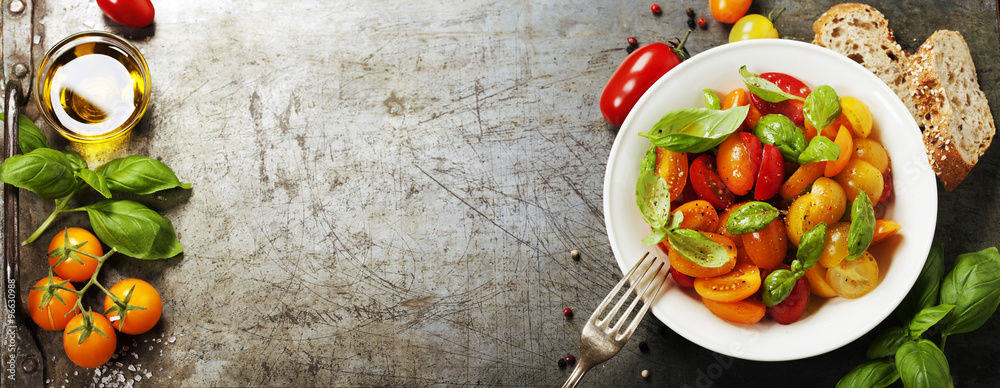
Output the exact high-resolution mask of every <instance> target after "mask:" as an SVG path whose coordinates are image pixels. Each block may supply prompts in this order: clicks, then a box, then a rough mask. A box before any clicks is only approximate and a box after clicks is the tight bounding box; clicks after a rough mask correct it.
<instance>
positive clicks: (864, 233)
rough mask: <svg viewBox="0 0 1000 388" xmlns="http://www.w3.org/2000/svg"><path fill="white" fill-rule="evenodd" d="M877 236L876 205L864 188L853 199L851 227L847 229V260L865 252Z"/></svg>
mask: <svg viewBox="0 0 1000 388" xmlns="http://www.w3.org/2000/svg"><path fill="white" fill-rule="evenodd" d="M874 238H875V207H874V206H873V205H872V201H871V200H870V199H868V194H866V193H865V192H864V190H858V196H857V197H854V201H851V227H850V229H848V231H847V257H846V259H847V260H854V259H857V258H859V257H861V255H863V254H865V251H867V250H868V246H870V245H871V244H872V239H874Z"/></svg>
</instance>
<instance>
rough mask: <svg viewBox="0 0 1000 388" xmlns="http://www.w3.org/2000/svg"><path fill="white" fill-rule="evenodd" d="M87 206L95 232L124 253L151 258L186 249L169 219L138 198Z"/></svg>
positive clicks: (174, 254) (107, 201) (175, 253)
mask: <svg viewBox="0 0 1000 388" xmlns="http://www.w3.org/2000/svg"><path fill="white" fill-rule="evenodd" d="M86 210H87V215H88V216H90V225H91V226H92V227H93V228H94V234H96V235H97V237H98V238H100V239H101V241H102V242H104V243H105V244H108V245H109V246H111V247H113V248H115V249H117V250H118V251H119V252H121V253H123V254H125V255H128V256H132V257H134V258H137V259H144V260H152V259H165V258H169V257H174V256H176V255H177V254H178V253H181V252H183V251H184V248H183V247H181V243H180V242H179V241H177V236H176V234H175V233H174V225H173V224H172V223H171V222H170V220H169V219H166V218H164V217H163V216H161V215H159V214H158V213H156V212H155V211H153V210H152V209H150V208H147V207H146V206H144V205H142V204H140V203H138V202H135V201H118V200H106V201H101V202H98V203H95V204H93V205H90V206H87V207H86Z"/></svg>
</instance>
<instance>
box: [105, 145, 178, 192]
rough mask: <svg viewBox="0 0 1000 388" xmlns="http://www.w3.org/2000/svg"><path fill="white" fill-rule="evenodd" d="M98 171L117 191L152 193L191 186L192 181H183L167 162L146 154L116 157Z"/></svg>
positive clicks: (112, 188)
mask: <svg viewBox="0 0 1000 388" xmlns="http://www.w3.org/2000/svg"><path fill="white" fill-rule="evenodd" d="M96 171H97V173H98V174H101V175H103V176H104V179H105V180H106V181H107V182H108V188H110V189H111V191H113V192H116V193H133V194H152V193H155V192H157V191H161V190H166V189H171V188H174V187H180V188H184V189H190V188H191V184H190V183H181V181H180V180H178V179H177V175H174V171H173V170H171V169H170V167H167V165H166V164H163V162H161V161H159V160H156V159H153V158H147V157H145V156H139V155H130V156H126V157H124V158H118V159H114V160H112V161H110V162H107V163H105V164H104V165H102V166H100V167H98V168H97V170H96Z"/></svg>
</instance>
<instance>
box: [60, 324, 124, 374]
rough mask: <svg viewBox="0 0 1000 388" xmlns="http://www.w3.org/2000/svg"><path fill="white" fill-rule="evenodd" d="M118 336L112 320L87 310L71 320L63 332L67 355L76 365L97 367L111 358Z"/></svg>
mask: <svg viewBox="0 0 1000 388" xmlns="http://www.w3.org/2000/svg"><path fill="white" fill-rule="evenodd" d="M117 345H118V337H117V336H116V335H115V330H114V329H112V328H111V322H109V321H108V319H107V318H105V317H104V316H103V315H101V314H95V313H93V312H90V311H87V312H84V313H82V314H79V315H77V316H75V317H73V319H71V320H70V321H69V323H68V324H67V325H66V330H65V331H64V332H63V348H64V349H65V350H66V356H68V357H69V359H70V361H73V363H75V364H76V365H79V366H82V367H84V368H97V367H99V366H101V365H104V363H106V362H108V360H111V356H113V355H114V354H115V347H116V346H117Z"/></svg>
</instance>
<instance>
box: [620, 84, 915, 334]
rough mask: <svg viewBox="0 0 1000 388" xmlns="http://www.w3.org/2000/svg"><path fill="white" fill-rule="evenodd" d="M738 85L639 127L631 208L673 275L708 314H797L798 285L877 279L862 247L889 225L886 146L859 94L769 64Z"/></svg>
mask: <svg viewBox="0 0 1000 388" xmlns="http://www.w3.org/2000/svg"><path fill="white" fill-rule="evenodd" d="M739 71H740V75H741V77H742V78H743V81H744V85H745V88H737V89H735V90H732V91H730V92H729V93H728V94H726V95H725V96H724V97H722V98H720V97H719V95H717V94H716V93H715V92H714V91H712V90H710V89H705V90H704V91H703V94H704V99H705V105H706V107H705V108H685V109H678V110H675V111H672V112H668V113H667V114H665V115H664V116H663V117H662V118H661V119H660V120H659V121H658V122H657V123H656V124H655V125H654V126H653V127H652V129H650V130H649V132H647V133H642V134H640V136H643V137H645V138H647V139H649V140H650V142H651V143H652V146H651V147H650V148H649V150H648V151H647V153H646V155H645V156H644V157H643V159H642V162H641V166H640V170H641V173H640V176H639V181H638V182H637V184H636V205H637V206H638V207H639V210H640V213H641V214H642V216H643V219H644V220H645V221H646V222H647V223H648V224H649V226H650V227H651V229H652V231H651V232H650V233H649V234H648V235H647V236H646V237H645V238H643V243H645V244H646V245H658V246H659V248H660V249H661V250H663V252H665V253H666V254H667V257H668V260H669V261H670V266H671V269H670V273H671V276H672V277H673V279H674V280H675V281H676V283H677V284H678V285H680V286H682V287H687V288H692V289H693V290H694V291H695V292H696V293H697V295H699V296H700V297H701V298H702V301H703V302H704V304H705V306H706V307H707V308H708V309H709V310H710V311H711V312H712V313H714V314H715V315H717V316H719V317H721V318H723V319H725V320H728V321H731V322H736V323H746V324H749V323H756V322H758V321H760V320H761V319H763V318H764V316H765V315H769V316H771V317H772V318H773V319H774V320H775V321H777V322H778V323H780V324H790V323H793V322H796V321H798V320H799V319H800V318H801V317H802V315H803V313H804V312H805V310H806V307H807V306H808V305H809V300H810V297H811V296H812V295H815V296H818V297H823V298H833V297H842V298H848V299H853V298H860V297H862V296H864V295H865V294H867V293H868V292H870V291H871V290H872V289H874V288H875V286H876V285H877V284H878V281H879V264H878V261H877V260H876V259H875V258H874V257H873V256H872V255H871V254H870V253H869V252H868V248H869V247H871V246H872V245H874V244H878V243H879V242H881V241H883V240H884V239H886V238H888V237H889V236H892V235H895V234H896V232H897V231H898V230H899V229H900V227H901V226H900V225H899V224H898V223H896V222H894V221H892V220H888V219H877V218H876V211H875V209H876V207H878V208H880V209H881V208H884V204H886V203H887V202H888V201H891V200H892V199H891V198H892V171H891V169H890V161H889V154H888V152H887V151H886V149H885V148H884V147H883V146H882V145H881V143H879V142H878V141H877V140H875V139H874V137H873V136H872V131H873V128H872V127H873V121H872V115H871V112H870V110H869V109H868V107H867V106H866V105H865V104H864V103H863V102H862V101H861V100H859V99H857V98H854V97H850V96H843V97H842V96H839V95H837V93H836V91H835V90H834V89H833V88H832V87H830V86H827V85H821V86H819V87H817V88H815V89H812V88H810V87H809V86H808V85H806V84H805V83H803V82H802V81H800V80H798V79H796V78H795V77H793V76H791V75H788V74H783V73H762V74H755V73H752V72H750V71H749V70H747V68H746V66H744V67H743V68H741V69H739Z"/></svg>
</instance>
